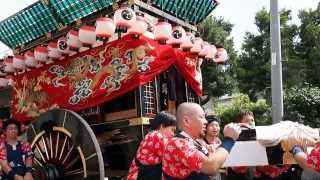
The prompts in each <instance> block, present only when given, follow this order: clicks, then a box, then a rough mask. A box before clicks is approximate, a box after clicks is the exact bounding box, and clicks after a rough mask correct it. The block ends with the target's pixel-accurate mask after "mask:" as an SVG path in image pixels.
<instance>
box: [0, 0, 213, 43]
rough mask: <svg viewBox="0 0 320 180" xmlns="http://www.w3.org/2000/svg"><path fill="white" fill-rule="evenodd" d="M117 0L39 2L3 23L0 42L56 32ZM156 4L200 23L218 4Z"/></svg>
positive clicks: (165, 0) (163, 0)
mask: <svg viewBox="0 0 320 180" xmlns="http://www.w3.org/2000/svg"><path fill="white" fill-rule="evenodd" d="M113 1H114V0H49V3H48V4H46V3H45V2H42V1H38V2H36V3H34V4H33V5H31V6H30V7H28V8H26V9H24V10H22V11H20V12H18V13H17V14H15V15H14V16H12V17H10V18H8V19H6V20H4V21H3V22H1V23H0V41H2V42H3V43H5V44H7V45H8V46H9V47H11V48H15V47H18V46H20V45H23V44H24V43H27V42H30V41H32V40H35V39H37V38H39V37H41V36H43V35H44V34H45V33H47V32H52V31H55V30H56V29H57V28H58V26H59V24H65V25H68V24H70V23H72V22H74V21H76V20H77V19H79V18H82V17H85V16H88V15H90V14H92V13H94V12H97V11H99V10H101V9H103V8H105V7H108V6H110V5H112V3H113ZM152 3H153V5H154V6H156V7H158V8H159V9H162V10H163V11H165V12H167V13H169V14H171V15H173V16H176V17H178V18H180V19H183V20H186V21H189V22H191V23H194V24H197V23H199V22H200V21H202V20H203V19H204V18H205V17H206V16H207V15H209V14H210V13H211V11H212V10H213V9H214V8H215V7H216V5H217V3H216V1H215V0H152Z"/></svg>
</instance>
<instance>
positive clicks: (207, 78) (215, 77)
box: [198, 16, 237, 97]
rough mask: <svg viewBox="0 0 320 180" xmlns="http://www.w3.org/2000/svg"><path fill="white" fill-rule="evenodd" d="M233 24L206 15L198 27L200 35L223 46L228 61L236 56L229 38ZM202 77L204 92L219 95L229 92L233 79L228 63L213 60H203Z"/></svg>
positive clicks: (231, 88)
mask: <svg viewBox="0 0 320 180" xmlns="http://www.w3.org/2000/svg"><path fill="white" fill-rule="evenodd" d="M232 27H233V25H232V24H230V23H229V22H227V21H225V20H224V19H223V18H216V17H214V16H209V17H207V18H206V19H205V20H204V21H203V22H202V23H201V24H199V26H198V29H199V32H200V34H201V37H202V38H203V39H204V40H205V41H208V42H210V43H212V44H215V45H217V46H222V47H224V48H225V49H226V50H227V52H228V55H229V62H231V61H234V60H235V59H236V58H237V56H236V53H235V50H234V48H233V47H234V43H233V39H232V38H230V35H231V31H232ZM201 70H202V77H203V89H204V92H205V94H208V95H209V96H213V97H220V96H222V95H224V94H231V92H232V90H233V89H234V84H235V81H234V80H233V78H232V74H231V71H230V66H229V65H224V66H223V65H217V64H216V63H214V62H208V61H204V62H203V64H202V67H201Z"/></svg>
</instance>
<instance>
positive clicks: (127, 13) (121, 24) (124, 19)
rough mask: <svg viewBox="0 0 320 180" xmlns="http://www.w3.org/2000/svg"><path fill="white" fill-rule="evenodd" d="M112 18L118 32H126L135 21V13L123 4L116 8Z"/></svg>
mask: <svg viewBox="0 0 320 180" xmlns="http://www.w3.org/2000/svg"><path fill="white" fill-rule="evenodd" d="M113 20H114V24H115V25H116V27H117V30H118V32H121V33H126V32H127V30H128V29H129V28H130V27H131V26H132V25H133V24H134V23H135V22H136V14H135V12H134V11H133V10H132V9H131V8H129V7H126V6H123V7H121V8H119V9H117V10H116V12H115V13H114V16H113Z"/></svg>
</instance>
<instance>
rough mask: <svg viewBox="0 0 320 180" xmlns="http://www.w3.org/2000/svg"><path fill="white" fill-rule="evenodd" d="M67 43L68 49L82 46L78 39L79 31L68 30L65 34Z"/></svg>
mask: <svg viewBox="0 0 320 180" xmlns="http://www.w3.org/2000/svg"><path fill="white" fill-rule="evenodd" d="M66 42H67V45H68V47H69V48H70V49H74V50H77V49H79V48H80V47H81V46H82V43H81V41H80V40H79V33H78V31H75V30H70V31H69V33H68V34H67V41H66Z"/></svg>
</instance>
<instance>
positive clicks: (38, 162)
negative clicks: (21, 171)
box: [33, 157, 43, 167]
mask: <svg viewBox="0 0 320 180" xmlns="http://www.w3.org/2000/svg"><path fill="white" fill-rule="evenodd" d="M33 160H34V162H35V163H36V164H38V165H39V166H40V167H43V165H42V163H41V162H40V161H39V160H38V159H37V158H36V157H34V158H33Z"/></svg>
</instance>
